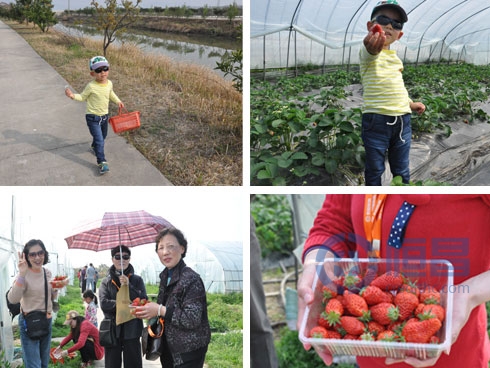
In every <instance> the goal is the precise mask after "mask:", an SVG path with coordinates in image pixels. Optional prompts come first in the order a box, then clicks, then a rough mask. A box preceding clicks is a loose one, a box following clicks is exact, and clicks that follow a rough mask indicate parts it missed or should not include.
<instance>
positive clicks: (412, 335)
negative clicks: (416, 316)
mask: <svg viewBox="0 0 490 368" xmlns="http://www.w3.org/2000/svg"><path fill="white" fill-rule="evenodd" d="M441 326H442V323H441V321H439V320H438V319H437V318H430V319H426V320H424V321H415V322H413V323H407V324H406V325H405V326H404V327H403V330H402V336H403V337H405V341H406V342H418V343H423V344H426V343H428V342H429V341H430V339H431V338H432V336H433V335H434V334H435V333H436V332H437V331H439V329H440V328H441Z"/></svg>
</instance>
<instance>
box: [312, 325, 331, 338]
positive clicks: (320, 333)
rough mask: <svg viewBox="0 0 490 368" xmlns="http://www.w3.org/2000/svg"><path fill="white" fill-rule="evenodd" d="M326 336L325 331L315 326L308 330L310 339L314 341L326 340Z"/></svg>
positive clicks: (323, 328)
mask: <svg viewBox="0 0 490 368" xmlns="http://www.w3.org/2000/svg"><path fill="white" fill-rule="evenodd" d="M327 335H328V333H327V329H326V328H325V327H322V326H315V327H313V328H312V329H311V330H310V337H313V338H316V339H326V338H327Z"/></svg>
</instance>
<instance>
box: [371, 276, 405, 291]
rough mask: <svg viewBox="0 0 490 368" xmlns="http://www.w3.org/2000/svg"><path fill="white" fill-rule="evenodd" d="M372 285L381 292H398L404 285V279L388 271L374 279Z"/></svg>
mask: <svg viewBox="0 0 490 368" xmlns="http://www.w3.org/2000/svg"><path fill="white" fill-rule="evenodd" d="M371 285H372V286H377V287H379V288H380V289H381V290H398V289H399V288H400V287H401V286H402V285H403V277H402V275H400V274H399V273H398V272H396V271H388V272H385V273H384V274H382V275H380V276H378V277H377V278H376V279H374V280H373V282H372V283H371Z"/></svg>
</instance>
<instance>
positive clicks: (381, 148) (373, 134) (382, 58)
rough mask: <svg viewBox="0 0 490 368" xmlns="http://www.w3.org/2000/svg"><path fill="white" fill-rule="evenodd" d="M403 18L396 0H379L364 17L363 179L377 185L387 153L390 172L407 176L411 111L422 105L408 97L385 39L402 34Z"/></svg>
mask: <svg viewBox="0 0 490 368" xmlns="http://www.w3.org/2000/svg"><path fill="white" fill-rule="evenodd" d="M407 20H408V18H407V14H406V12H405V10H403V8H402V7H401V6H400V5H399V4H398V2H397V1H396V0H385V1H379V2H378V3H377V4H376V6H375V7H374V9H373V12H372V14H371V20H370V21H368V22H367V28H368V31H369V33H368V35H367V36H366V37H365V38H364V47H361V50H360V67H361V78H362V85H363V90H364V92H363V98H364V104H363V106H362V140H363V142H364V148H365V150H366V168H365V179H366V185H381V177H382V175H383V173H384V171H385V157H386V154H388V161H389V163H390V170H391V173H392V174H393V176H401V177H402V180H403V182H404V183H406V184H408V183H409V181H410V169H409V152H410V144H411V137H412V128H411V113H412V112H417V113H418V114H422V113H423V112H424V111H425V106H424V104H423V103H421V102H413V101H412V100H411V99H410V98H409V96H408V92H407V89H406V88H405V85H404V82H403V76H402V71H403V63H402V61H401V60H400V58H399V57H398V56H397V55H396V51H394V50H390V45H391V44H392V43H393V42H395V41H397V40H399V39H400V38H401V37H402V35H403V31H402V29H403V24H404V23H406V22H407Z"/></svg>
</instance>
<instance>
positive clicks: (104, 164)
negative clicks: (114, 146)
mask: <svg viewBox="0 0 490 368" xmlns="http://www.w3.org/2000/svg"><path fill="white" fill-rule="evenodd" d="M108 171H109V165H107V162H105V161H104V162H102V163H100V164H99V172H100V175H104V174H105V173H106V172H108Z"/></svg>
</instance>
